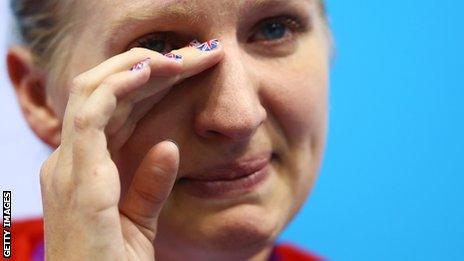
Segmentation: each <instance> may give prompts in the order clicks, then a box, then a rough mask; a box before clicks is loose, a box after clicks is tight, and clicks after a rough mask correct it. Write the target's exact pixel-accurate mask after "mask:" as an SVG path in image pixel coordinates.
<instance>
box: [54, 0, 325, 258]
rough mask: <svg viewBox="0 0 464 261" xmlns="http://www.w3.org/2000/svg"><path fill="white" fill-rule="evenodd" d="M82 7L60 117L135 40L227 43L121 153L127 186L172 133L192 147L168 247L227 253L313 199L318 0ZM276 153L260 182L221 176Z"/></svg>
mask: <svg viewBox="0 0 464 261" xmlns="http://www.w3.org/2000/svg"><path fill="white" fill-rule="evenodd" d="M76 7H77V8H76V12H75V14H74V16H75V17H74V19H76V17H77V18H79V21H82V24H78V27H77V28H78V31H75V32H74V33H73V37H74V38H73V40H72V44H71V43H68V46H67V48H65V49H67V50H71V49H72V52H69V57H68V59H69V60H67V64H66V65H65V67H63V68H65V73H64V74H63V76H62V77H61V79H59V80H58V81H56V82H55V83H54V84H53V86H51V90H52V91H51V92H50V95H51V96H52V100H53V101H54V107H55V109H56V111H57V113H58V115H63V114H64V110H65V106H66V101H67V92H68V90H67V89H66V88H63V87H62V86H68V85H67V84H66V83H67V82H70V81H71V79H72V78H73V77H74V76H76V75H78V74H80V73H82V72H84V71H86V70H88V69H90V68H92V67H94V66H95V65H97V64H98V63H100V62H102V61H103V60H106V59H107V58H109V57H111V56H113V55H116V54H117V53H121V52H123V51H125V50H127V49H128V48H130V47H133V46H141V47H145V48H151V49H153V50H156V51H159V52H169V51H170V50H171V49H177V48H180V47H183V46H185V45H186V44H188V42H189V41H190V40H193V39H194V38H196V39H199V40H200V41H206V40H209V39H213V38H217V39H219V41H220V43H221V44H222V46H223V49H224V50H225V55H224V57H223V59H222V60H221V61H220V62H219V63H218V64H217V65H215V66H214V67H212V68H210V69H208V70H207V71H204V72H203V73H201V74H198V75H196V76H194V77H192V78H190V79H187V80H186V81H184V82H183V83H181V84H179V85H178V86H176V87H174V88H173V89H172V90H171V92H169V93H168V94H167V95H166V96H165V97H164V99H163V100H161V101H160V102H159V103H157V104H156V105H154V106H153V107H152V109H151V110H150V111H149V112H148V113H147V114H146V115H145V116H144V117H143V118H142V119H141V120H140V121H139V122H138V124H137V126H136V128H135V130H134V132H133V134H132V136H131V137H130V138H129V140H128V141H127V142H126V143H125V145H124V146H123V147H122V148H121V149H120V150H119V151H118V153H117V154H116V156H115V158H116V159H115V160H116V162H117V165H118V168H119V170H120V176H121V185H122V193H124V191H125V189H126V188H127V186H128V185H129V182H130V180H131V174H132V173H134V171H135V169H136V168H137V166H138V164H139V163H140V161H141V159H142V158H143V157H144V155H145V154H146V153H147V152H148V151H149V149H150V148H151V147H152V146H154V145H155V144H157V143H158V142H160V141H162V140H165V139H168V138H169V139H172V140H174V141H176V142H177V143H178V145H179V147H180V168H179V174H178V181H177V183H176V185H175V186H174V189H173V192H172V194H171V196H170V198H169V200H168V203H167V204H166V205H165V207H164V208H163V211H162V214H161V217H160V220H159V228H158V229H159V230H158V235H157V242H156V243H157V245H158V246H160V247H163V246H166V247H181V248H177V249H195V248H202V249H210V250H212V249H216V250H221V251H222V250H227V249H238V248H240V249H244V250H245V249H253V248H256V247H262V246H263V244H269V243H270V242H272V241H273V240H274V239H275V238H276V237H277V235H278V234H279V233H280V232H281V231H282V229H283V227H284V226H285V225H286V223H287V222H288V221H289V220H290V219H291V218H292V216H293V215H294V214H295V213H296V211H297V210H298V209H299V208H300V206H301V205H302V203H303V202H304V200H305V198H306V197H307V195H308V192H309V191H310V189H311V187H312V185H313V183H314V180H315V177H316V174H317V170H318V168H319V165H320V162H321V157H322V153H323V149H324V142H325V133H326V121H327V91H328V86H327V85H328V69H327V68H328V59H329V39H328V36H327V32H326V29H325V24H324V23H325V22H324V20H323V18H322V17H321V14H320V12H319V11H320V9H319V3H318V1H316V0H289V1H284V0H280V1H279V0H274V1H272V0H240V1H214V0H178V1H172V0H138V1H123V0H112V1H90V0H89V1H78V3H77V6H76ZM163 32H164V33H163ZM166 32H167V33H166ZM67 50H66V51H67ZM148 85H149V84H148ZM267 157H269V162H268V165H267V167H268V174H267V175H265V176H263V179H262V180H261V181H260V182H258V183H257V184H254V185H250V183H247V182H245V183H246V184H244V183H243V182H242V183H240V184H238V183H237V182H231V181H223V184H222V185H221V184H220V185H217V184H216V183H214V182H213V181H212V180H217V179H224V177H225V176H224V175H231V173H237V172H233V170H231V169H225V170H224V168H228V167H230V166H229V165H227V166H226V167H224V166H223V167H218V168H220V169H221V170H218V169H214V168H215V166H218V165H222V164H232V165H231V166H232V167H236V168H237V169H238V171H242V170H246V169H247V167H250V166H251V165H253V162H251V161H246V160H248V159H250V160H252V159H263V158H264V159H266V158H267ZM265 162H266V161H265ZM255 163H256V162H255ZM234 164H235V165H234ZM209 168H213V169H209ZM250 169H252V167H250ZM200 178H202V179H206V180H208V181H206V180H203V181H198V180H196V179H200ZM194 180H196V181H194ZM228 182H229V183H228ZM236 183H237V184H236ZM213 184H216V185H217V186H216V185H213ZM224 184H225V185H224ZM227 184H230V185H231V186H229V185H227ZM237 186H238V187H240V188H237ZM199 192H200V193H199ZM187 246H189V247H187ZM171 249H172V248H171Z"/></svg>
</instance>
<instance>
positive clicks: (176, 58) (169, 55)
mask: <svg viewBox="0 0 464 261" xmlns="http://www.w3.org/2000/svg"><path fill="white" fill-rule="evenodd" d="M164 56H166V57H168V58H170V59H174V60H176V61H181V60H182V55H180V54H175V53H167V54H165V55H164Z"/></svg>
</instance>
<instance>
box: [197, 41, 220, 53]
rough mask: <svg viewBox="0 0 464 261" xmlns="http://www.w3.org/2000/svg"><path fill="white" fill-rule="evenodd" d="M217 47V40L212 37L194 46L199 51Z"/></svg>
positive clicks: (207, 50)
mask: <svg viewBox="0 0 464 261" xmlns="http://www.w3.org/2000/svg"><path fill="white" fill-rule="evenodd" d="M218 47H219V40H217V39H213V40H209V41H207V42H204V43H202V44H200V45H199V46H197V47H196V48H197V49H198V50H200V51H204V52H209V51H212V50H214V49H216V48H218Z"/></svg>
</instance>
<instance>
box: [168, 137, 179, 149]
mask: <svg viewBox="0 0 464 261" xmlns="http://www.w3.org/2000/svg"><path fill="white" fill-rule="evenodd" d="M167 141H170V142H172V143H174V144H175V145H176V147H177V148H179V149H180V147H179V144H177V142H175V141H174V140H172V139H167Z"/></svg>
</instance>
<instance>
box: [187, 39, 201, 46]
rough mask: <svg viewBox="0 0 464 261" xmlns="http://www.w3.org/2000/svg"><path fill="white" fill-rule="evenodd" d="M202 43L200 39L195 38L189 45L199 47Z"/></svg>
mask: <svg viewBox="0 0 464 261" xmlns="http://www.w3.org/2000/svg"><path fill="white" fill-rule="evenodd" d="M199 45H201V43H200V41H198V40H197V39H193V41H191V42H190V43H189V44H188V47H197V46H199Z"/></svg>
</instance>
